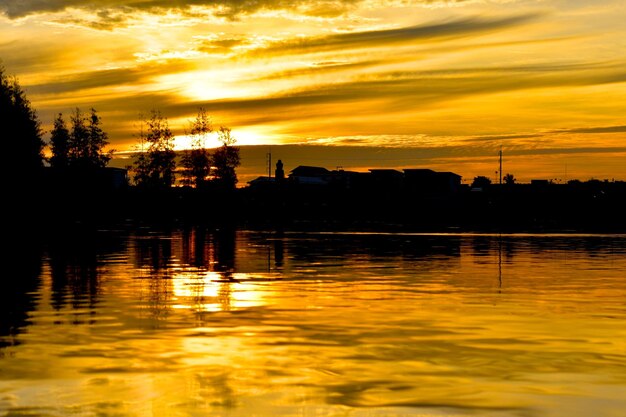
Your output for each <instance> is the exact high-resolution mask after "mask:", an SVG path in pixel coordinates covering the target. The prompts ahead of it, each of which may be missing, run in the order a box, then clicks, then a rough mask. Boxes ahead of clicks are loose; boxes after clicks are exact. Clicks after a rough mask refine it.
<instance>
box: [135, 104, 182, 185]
mask: <svg viewBox="0 0 626 417" xmlns="http://www.w3.org/2000/svg"><path fill="white" fill-rule="evenodd" d="M139 139H140V140H141V146H142V150H141V152H139V153H138V154H137V155H136V156H135V162H134V166H135V182H136V183H137V185H139V186H144V187H149V188H169V187H171V186H172V185H174V181H175V179H176V178H175V173H174V172H175V170H176V152H174V135H173V134H172V131H171V130H170V128H169V124H168V122H167V119H166V118H164V117H163V116H162V115H161V113H160V112H159V111H157V110H152V111H151V112H150V117H149V118H147V119H144V120H142V121H141V127H140V133H139ZM146 148H147V149H146Z"/></svg>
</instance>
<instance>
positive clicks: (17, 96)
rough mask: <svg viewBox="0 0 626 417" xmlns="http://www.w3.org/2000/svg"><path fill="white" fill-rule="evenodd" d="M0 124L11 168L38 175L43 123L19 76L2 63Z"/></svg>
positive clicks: (29, 175)
mask: <svg viewBox="0 0 626 417" xmlns="http://www.w3.org/2000/svg"><path fill="white" fill-rule="evenodd" d="M0 126H2V137H3V139H6V140H4V145H5V149H4V150H3V154H4V155H5V158H4V159H5V161H6V163H7V167H8V168H9V171H13V172H14V173H16V174H18V175H19V176H20V177H21V178H27V177H31V176H36V175H38V173H39V172H40V171H41V168H42V167H43V147H44V142H43V141H42V140H41V124H40V122H39V119H38V118H37V113H36V112H35V110H34V109H33V108H32V107H31V104H30V101H28V99H27V98H26V95H25V93H24V90H23V89H22V87H21V86H20V84H19V82H18V81H17V78H15V77H9V76H7V75H6V73H5V69H4V67H2V66H1V65H0Z"/></svg>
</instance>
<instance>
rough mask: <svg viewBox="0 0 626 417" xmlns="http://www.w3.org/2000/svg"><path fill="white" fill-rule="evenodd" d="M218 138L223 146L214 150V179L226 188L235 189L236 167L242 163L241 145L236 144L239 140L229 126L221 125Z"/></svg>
mask: <svg viewBox="0 0 626 417" xmlns="http://www.w3.org/2000/svg"><path fill="white" fill-rule="evenodd" d="M218 138H219V140H220V142H222V146H220V147H219V148H217V149H216V150H215V152H213V157H212V158H211V159H212V165H213V169H214V175H213V177H214V181H215V182H216V183H217V184H218V185H219V186H220V187H222V188H224V189H234V188H235V186H236V185H237V173H236V171H235V170H236V168H237V167H238V166H239V165H241V158H240V156H239V147H238V146H234V145H235V143H236V142H237V140H236V139H235V138H234V137H233V136H232V133H231V130H230V128H228V127H225V126H221V127H220V130H219V132H218Z"/></svg>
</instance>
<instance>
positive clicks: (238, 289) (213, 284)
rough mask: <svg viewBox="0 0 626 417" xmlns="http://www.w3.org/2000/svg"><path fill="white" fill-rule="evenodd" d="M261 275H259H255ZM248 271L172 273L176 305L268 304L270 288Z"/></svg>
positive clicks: (211, 307) (214, 307) (208, 308)
mask: <svg viewBox="0 0 626 417" xmlns="http://www.w3.org/2000/svg"><path fill="white" fill-rule="evenodd" d="M256 277H257V278H260V275H258V274H257V275H256ZM251 278H252V277H251V276H250V275H249V274H246V273H220V272H204V273H193V272H191V273H189V272H188V273H184V272H183V273H179V274H176V275H174V276H173V280H172V282H173V294H174V297H175V298H174V300H173V302H174V304H173V306H172V307H173V308H175V309H192V310H193V311H196V312H201V311H209V312H216V311H233V310H240V309H244V308H250V307H259V306H262V305H264V304H265V298H266V297H267V290H266V289H264V288H263V287H262V286H261V285H260V284H257V283H253V282H250V281H249V280H250V279H251Z"/></svg>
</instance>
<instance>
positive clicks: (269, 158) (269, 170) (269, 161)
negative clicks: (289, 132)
mask: <svg viewBox="0 0 626 417" xmlns="http://www.w3.org/2000/svg"><path fill="white" fill-rule="evenodd" d="M267 176H268V177H269V178H272V148H270V151H269V152H268V153H267Z"/></svg>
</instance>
